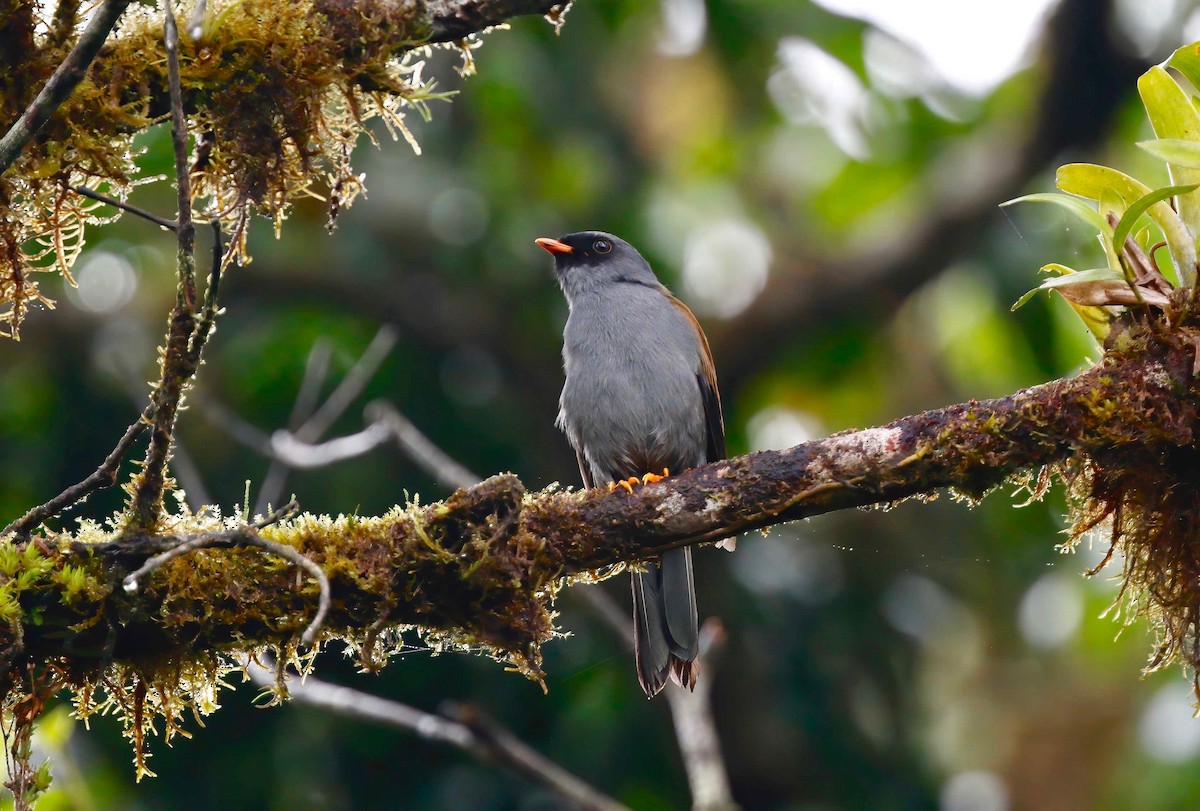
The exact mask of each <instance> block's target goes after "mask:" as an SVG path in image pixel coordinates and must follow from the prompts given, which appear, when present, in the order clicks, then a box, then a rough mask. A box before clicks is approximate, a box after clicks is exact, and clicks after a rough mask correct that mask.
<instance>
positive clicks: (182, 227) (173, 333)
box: [128, 0, 220, 532]
mask: <svg viewBox="0 0 1200 811" xmlns="http://www.w3.org/2000/svg"><path fill="white" fill-rule="evenodd" d="M164 17H165V21H164V26H163V41H164V43H165V45H166V50H167V81H168V84H169V85H170V94H171V145H172V147H173V148H174V152H175V187H176V190H177V191H178V201H179V202H178V208H179V212H178V216H177V221H178V226H177V228H176V229H175V235H176V238H177V242H178V251H177V254H176V265H177V274H178V281H177V288H176V294H175V307H174V309H172V311H171V316H170V320H169V322H168V327H167V345H166V348H165V350H164V351H163V356H162V363H161V365H162V376H161V378H160V380H159V383H158V386H157V387H156V388H155V390H154V394H153V397H152V402H153V404H154V425H153V428H152V430H151V432H150V445H149V448H147V450H146V459H145V462H144V463H143V466H142V473H141V476H140V477H139V479H138V481H137V484H136V486H135V487H134V493H133V499H132V504H131V516H130V523H129V527H128V528H129V529H130V530H132V531H135V532H136V531H143V530H146V529H148V528H150V527H153V526H154V524H155V523H156V522H157V521H158V519H159V516H160V514H161V513H162V495H163V490H164V489H165V487H166V468H167V460H168V458H169V457H170V454H171V443H172V441H173V440H174V434H175V418H176V415H177V414H178V411H179V401H180V399H181V398H182V397H183V391H184V389H185V388H186V386H187V384H188V383H189V382H190V380H191V378H192V377H193V376H194V375H195V373H196V368H197V366H198V364H199V349H200V348H203V344H204V340H203V337H205V336H207V330H208V329H209V328H211V319H206V323H207V327H203V323H205V322H202V325H201V327H202V328H203V331H204V332H203V336H201V334H200V329H198V325H197V324H196V321H195V312H196V252H195V251H196V244H195V243H196V229H195V226H194V225H193V223H192V186H191V179H190V178H189V176H188V166H187V138H188V135H187V119H186V118H185V117H184V113H183V89H182V86H181V84H180V78H179V30H178V29H177V28H176V27H175V11H174V6H173V4H172V2H171V0H167V2H166V8H165V9H164ZM217 242H218V246H219V243H220V239H218V240H217ZM218 249H219V247H218ZM218 275H219V274H218ZM212 290H214V288H213V287H212V283H211V282H210V291H212ZM214 306H215V305H214ZM214 314H215V310H214ZM189 343H193V344H195V346H194V347H189Z"/></svg>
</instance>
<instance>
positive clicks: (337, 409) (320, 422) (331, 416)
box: [296, 324, 399, 442]
mask: <svg viewBox="0 0 1200 811" xmlns="http://www.w3.org/2000/svg"><path fill="white" fill-rule="evenodd" d="M397 340H399V335H398V334H397V332H396V328H395V327H392V326H388V325H386V324H385V325H384V326H382V327H380V328H379V331H378V332H376V333H375V337H374V338H372V339H371V343H370V344H369V345H368V346H367V348H366V349H365V350H364V351H363V353H362V356H361V357H360V358H359V359H358V361H357V362H356V363H355V364H354V366H353V367H351V369H350V371H349V372H347V373H346V376H345V377H343V378H342V382H340V383H338V385H337V388H335V389H334V390H333V393H332V394H330V395H329V398H328V399H327V400H325V402H324V403H322V404H321V407H320V408H318V409H317V410H316V411H315V412H313V415H312V416H311V417H309V418H308V419H307V420H305V422H304V425H303V426H301V427H300V428H299V429H298V430H297V431H296V438H297V439H299V440H301V441H302V442H315V441H316V440H317V439H319V438H320V437H321V436H323V435H324V434H325V432H326V431H328V430H329V429H330V427H331V426H332V425H333V424H334V423H335V422H336V421H337V420H338V418H340V417H341V416H342V414H344V413H346V409H347V408H349V407H350V405H351V404H352V403H353V402H354V401H355V400H357V399H358V398H359V396H360V395H361V394H362V393H363V389H365V388H366V387H367V384H368V383H370V382H371V379H372V378H373V377H375V373H376V372H378V371H379V367H380V366H381V365H383V362H384V360H386V359H387V356H388V355H390V354H391V352H392V350H393V349H394V348H395V347H396V341H397Z"/></svg>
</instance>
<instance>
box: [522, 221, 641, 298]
mask: <svg viewBox="0 0 1200 811" xmlns="http://www.w3.org/2000/svg"><path fill="white" fill-rule="evenodd" d="M537 244H538V245H540V246H542V247H543V248H545V249H546V250H547V251H549V252H550V253H551V254H553V256H554V275H555V276H557V277H558V284H559V286H560V287H562V290H563V293H564V294H566V297H567V300H568V301H570V300H572V299H574V298H575V297H576V296H579V295H583V294H586V293H588V292H592V291H598V290H603V289H604V288H605V287H609V286H611V285H615V284H636V285H642V286H643V287H653V288H655V289H659V288H661V287H662V285H661V284H660V283H659V281H658V277H656V276H655V275H654V271H653V270H651V269H650V263H649V262H647V261H646V260H645V259H644V258H642V255H641V254H640V253H638V251H637V248H635V247H633V246H632V245H630V244H629V243H628V242H626V241H625V240H623V239H621V238H620V237H615V236H613V235H612V234H606V233H604V232H603V231H579V232H578V233H574V234H567V235H566V236H565V237H562V238H561V239H550V238H549V237H542V238H541V239H539V240H537Z"/></svg>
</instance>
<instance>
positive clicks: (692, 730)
mask: <svg viewBox="0 0 1200 811" xmlns="http://www.w3.org/2000/svg"><path fill="white" fill-rule="evenodd" d="M576 593H577V594H578V595H579V596H580V597H581V598H582V599H583V600H584V601H585V602H587V603H588V604H589V605H590V606H591V608H592V610H593V611H594V612H595V614H596V616H598V617H599V618H600V619H601V620H603V621H604V624H605V625H607V626H608V627H609V628H610V629H612V631H613V632H614V633H615V634H616V635H617V637H618V638H620V639H621V641H622V642H623V643H624V645H625V648H626V649H627V650H628V651H629V652H630V653H631V654H632V653H633V627H632V625H631V624H630V622H629V616H628V614H627V613H625V612H623V611H621V609H620V608H618V607H617V604H616V603H615V602H614V601H613V600H612V599H611V598H610V597H609V596H608V595H607V594H606V593H604V591H603V590H601V589H599V588H589V587H583V588H580V589H577V590H576ZM724 643H725V629H724V627H723V626H722V625H721V621H720V620H718V619H716V618H715V617H710V618H709V619H707V620H705V621H704V625H703V626H701V628H700V678H699V680H697V682H696V689H695V690H683V689H680V688H677V687H676V686H675V685H667V688H666V690H664V691H663V692H664V693H665V694H666V697H667V703H668V705H669V706H670V707H671V719H672V721H673V722H674V724H675V738H676V740H677V741H678V742H679V753H680V755H681V756H682V757H683V766H684V769H685V770H686V771H687V776H688V788H689V790H690V791H691V793H692V811H736V809H737V808H738V805H737V803H736V802H734V800H733V792H732V791H731V790H730V788H729V773H728V771H727V770H726V768H725V761H724V759H723V758H722V757H721V741H720V737H719V736H718V734H717V724H716V721H715V720H714V719H713V715H712V685H713V679H712V672H713V670H712V663H713V659H714V658H715V657H716V655H717V654H718V653H719V651H720V648H721V647H722V646H723V645H724Z"/></svg>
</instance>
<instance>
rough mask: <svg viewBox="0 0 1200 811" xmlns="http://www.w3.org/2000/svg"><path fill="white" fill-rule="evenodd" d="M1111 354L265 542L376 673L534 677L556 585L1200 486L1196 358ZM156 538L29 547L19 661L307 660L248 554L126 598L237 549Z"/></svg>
mask: <svg viewBox="0 0 1200 811" xmlns="http://www.w3.org/2000/svg"><path fill="white" fill-rule="evenodd" d="M1175 334H1179V333H1175ZM1119 342H1120V343H1122V344H1123V345H1124V349H1123V350H1121V351H1119V352H1118V351H1112V350H1110V352H1109V353H1108V354H1107V355H1106V356H1105V359H1104V361H1103V362H1102V363H1100V364H1099V365H1097V366H1096V367H1094V368H1093V369H1091V370H1089V371H1087V372H1085V373H1083V374H1081V375H1079V376H1078V377H1075V378H1072V379H1064V380H1057V381H1053V382H1050V383H1046V384H1043V385H1040V386H1036V387H1033V388H1030V389H1026V390H1024V391H1021V392H1018V393H1016V394H1013V395H1011V396H1008V397H1003V398H999V399H996V400H989V401H978V402H977V401H971V402H968V403H963V404H959V405H955V406H950V407H947V408H943V409H938V410H934V411H928V412H924V413H921V414H916V415H913V416H909V417H904V418H902V419H899V420H896V421H894V422H892V423H890V424H888V425H884V426H880V427H876V428H870V429H866V430H860V431H847V432H844V433H841V434H837V435H834V436H831V437H828V438H826V439H821V440H817V441H813V442H808V443H805V444H803V445H799V446H796V447H794V448H790V449H787V450H779V451H762V452H758V453H752V454H747V455H744V456H738V457H735V458H732V459H729V460H726V461H722V462H717V463H714V464H710V465H707V466H705V467H701V468H696V469H693V470H689V471H685V472H683V473H680V474H679V475H676V476H673V477H671V478H670V479H668V480H666V481H664V482H662V483H660V484H655V485H650V486H647V487H644V488H639V489H637V490H635V491H634V492H633V493H632V494H629V493H625V492H624V491H621V490H618V491H615V492H611V493H610V492H605V491H592V492H563V491H559V490H556V489H550V490H547V491H543V492H540V493H532V494H531V493H527V492H526V491H525V488H524V487H523V485H522V484H521V482H520V481H519V480H518V479H517V477H516V476H514V475H512V474H502V475H498V476H493V477H492V478H490V479H488V480H486V481H484V482H482V483H480V484H479V485H477V486H475V487H472V488H469V489H465V490H459V491H457V492H456V493H455V494H454V495H452V496H451V497H450V498H448V499H446V500H445V501H442V502H437V503H434V504H431V505H428V506H424V507H417V506H412V505H410V506H408V507H405V508H397V509H395V510H393V511H392V512H390V513H388V514H387V515H384V516H381V517H377V518H362V517H339V518H337V519H331V518H325V517H314V516H309V515H305V516H300V517H298V518H295V519H293V520H292V521H289V522H286V523H282V524H278V525H275V526H271V527H268V528H266V529H264V530H263V531H262V534H263V536H264V537H267V538H269V539H271V540H274V541H277V542H281V543H286V544H288V545H291V546H294V547H295V548H297V549H298V550H299V551H300V552H301V553H302V554H304V555H305V556H307V557H308V558H310V559H312V560H313V561H315V562H316V563H318V564H319V565H321V566H322V567H323V568H324V570H325V571H326V572H327V574H328V575H329V579H330V582H331V584H332V596H333V600H332V607H331V610H330V613H329V617H328V619H327V621H326V623H325V626H324V631H323V634H324V635H325V636H328V637H341V638H343V639H346V640H348V641H350V642H351V643H352V644H357V645H359V646H360V647H363V648H364V654H365V655H367V656H371V655H372V651H371V650H369V648H370V647H371V645H372V644H373V642H372V640H373V639H374V638H375V636H376V635H377V634H378V630H379V629H380V627H383V626H390V625H410V626H417V627H419V628H421V629H423V631H424V632H425V633H426V635H427V638H429V639H431V640H432V641H433V642H434V643H435V644H436V643H437V642H438V641H439V640H444V641H446V642H449V643H453V644H463V645H471V646H478V647H483V648H486V649H488V650H489V651H491V652H492V653H493V654H494V655H496V656H498V657H500V658H503V659H506V660H508V661H510V662H512V663H514V664H516V665H518V666H519V667H520V668H522V669H523V670H525V671H526V672H527V673H529V674H531V675H537V674H539V673H540V669H539V668H540V655H539V647H540V645H541V644H542V643H543V642H545V641H547V640H548V639H550V638H551V637H552V635H553V632H554V628H553V622H552V618H551V612H550V603H551V600H552V595H553V593H554V591H555V590H556V588H557V587H558V586H559V584H561V583H562V582H563V578H568V579H570V578H574V577H584V578H590V577H591V576H593V575H595V574H596V573H599V574H600V575H604V574H606V573H612V572H613V571H615V570H616V568H615V567H617V565H618V564H622V563H627V562H632V561H637V560H642V559H646V558H650V557H652V556H654V555H656V554H658V553H660V552H661V551H663V550H664V549H669V548H673V547H678V546H682V545H686V544H695V543H701V542H706V541H715V540H718V539H720V538H722V537H724V536H727V535H730V534H734V533H738V532H744V531H746V530H749V529H755V528H762V527H768V526H771V525H774V524H779V523H782V522H785V521H792V520H796V519H799V518H804V517H807V516H812V515H818V514H821V513H826V512H831V511H834V510H840V509H846V508H851V507H863V506H868V505H886V504H891V503H894V502H896V501H899V500H901V499H904V498H907V497H911V496H916V495H921V494H929V493H933V492H935V491H937V490H938V489H941V488H947V487H949V488H954V489H955V490H956V491H958V492H960V493H962V494H965V495H967V496H969V497H972V498H977V497H981V496H982V495H983V494H984V493H986V492H987V491H988V490H989V489H990V488H992V487H994V486H996V485H997V484H999V483H1001V482H1002V481H1004V480H1005V479H1006V478H1010V477H1012V476H1014V475H1016V474H1019V473H1021V472H1023V471H1032V470H1036V469H1039V468H1043V467H1045V466H1058V468H1059V469H1060V470H1068V471H1069V470H1071V469H1073V468H1076V469H1077V468H1078V467H1079V466H1081V465H1087V464H1091V463H1092V462H1093V461H1094V460H1096V459H1106V460H1109V461H1111V460H1113V459H1114V457H1120V466H1121V467H1122V469H1123V470H1125V471H1128V470H1129V469H1130V468H1131V466H1135V465H1141V466H1142V467H1146V466H1147V465H1149V467H1150V469H1151V472H1152V473H1153V475H1154V476H1155V477H1156V480H1162V479H1163V477H1164V475H1165V471H1164V469H1163V467H1162V460H1163V459H1164V458H1168V457H1170V458H1173V459H1176V460H1177V461H1178V460H1179V459H1180V458H1182V457H1187V459H1186V460H1184V461H1185V462H1187V464H1182V463H1181V464H1179V465H1176V467H1177V468H1178V469H1180V470H1187V469H1191V470H1193V471H1194V470H1197V469H1200V463H1198V461H1197V458H1198V456H1200V452H1198V451H1197V448H1196V436H1197V426H1198V420H1200V407H1198V405H1197V403H1200V397H1198V394H1200V391H1198V388H1200V386H1198V384H1197V382H1196V380H1195V379H1194V378H1193V375H1192V368H1193V361H1194V347H1193V346H1192V345H1191V344H1190V343H1188V342H1187V341H1180V342H1178V345H1175V344H1172V343H1164V342H1160V341H1159V340H1158V339H1156V338H1153V337H1149V333H1147V332H1141V333H1138V334H1137V335H1135V336H1133V337H1130V335H1129V334H1126V335H1125V336H1124V337H1123V338H1121V339H1120V341H1119ZM1181 455H1182V456H1181ZM1188 460H1190V461H1188ZM164 527H166V528H167V530H168V531H166V532H164V533H163V534H156V535H142V536H136V537H125V538H120V539H118V540H112V537H113V536H112V535H111V534H106V533H104V532H102V531H100V530H99V528H97V527H94V526H93V527H85V528H84V529H82V530H81V531H80V532H78V533H74V534H62V535H57V536H47V537H45V538H42V539H41V540H40V543H41V547H42V549H43V550H44V551H43V552H41V553H36V552H30V549H29V547H27V548H26V554H27V555H28V554H35V555H37V554H40V555H43V556H44V558H39V560H40V561H41V562H40V563H39V565H40V566H41V567H42V569H43V570H44V571H45V573H46V574H45V576H43V577H42V578H41V580H39V581H38V584H34V585H29V586H27V587H26V588H25V589H24V590H23V591H21V592H20V594H19V598H20V606H21V609H22V613H23V615H24V616H25V617H26V618H28V617H29V616H31V615H36V616H37V617H38V620H39V622H38V623H37V624H32V623H28V622H27V623H26V624H25V628H24V647H23V650H22V652H21V654H20V657H24V658H25V659H26V660H27V661H33V662H47V661H55V662H58V663H60V665H61V667H62V668H64V670H66V671H67V672H69V673H70V674H71V677H72V678H73V679H75V678H83V679H85V680H86V679H88V678H90V677H91V678H94V676H95V675H96V673H97V671H98V669H102V668H103V667H104V666H106V665H107V664H109V663H112V662H118V663H124V664H129V665H131V666H133V667H135V668H141V667H146V668H152V669H153V668H159V667H162V666H163V665H164V663H178V662H179V661H180V660H185V661H195V660H196V659H197V658H200V657H206V656H212V655H214V654H216V653H219V652H229V651H245V650H254V649H257V648H259V647H262V646H264V645H275V646H285V647H287V646H294V645H295V643H296V641H297V640H298V639H299V636H300V634H301V633H302V632H303V630H304V628H305V626H306V625H307V622H308V618H309V617H310V616H311V613H312V610H313V606H315V604H316V600H317V589H316V586H315V585H311V584H309V583H307V582H306V581H301V579H300V578H298V577H297V576H296V574H295V571H294V570H292V569H289V566H288V565H287V564H286V563H285V562H282V561H280V560H278V559H276V558H274V557H271V556H266V555H263V554H262V553H260V552H256V551H254V550H246V549H237V548H229V549H205V550H203V551H200V552H197V553H195V554H192V555H189V556H187V557H185V558H182V559H179V560H176V561H173V562H172V563H170V564H168V565H167V566H165V567H163V569H161V570H160V571H158V572H157V573H155V575H153V576H152V577H150V578H148V579H147V580H146V581H145V582H144V583H143V591H141V592H140V593H138V594H135V595H128V594H125V593H123V592H122V591H121V589H119V588H117V587H115V586H116V584H117V583H118V582H119V580H120V577H122V576H124V575H125V574H127V573H128V572H129V571H131V570H132V569H133V568H136V566H138V565H140V563H141V562H142V561H144V560H145V559H146V557H148V556H149V555H151V554H155V553H157V552H161V551H162V550H163V549H165V548H168V547H170V546H172V545H174V544H176V543H179V542H182V541H185V540H187V539H188V538H190V537H192V536H194V535H197V534H201V533H218V534H219V533H221V532H225V533H227V534H228V535H229V540H230V543H229V544H228V545H229V546H230V547H233V546H234V545H235V543H236V538H237V533H239V532H241V529H239V528H237V526H236V522H228V521H227V522H221V521H218V520H217V519H215V518H212V517H208V516H206V515H200V516H193V515H183V516H178V517H176V518H174V519H172V520H171V521H168V522H165V523H164ZM38 542H39V541H38V539H35V540H34V543H33V544H31V545H30V546H33V545H34V544H36V543H38ZM6 565H11V564H6V563H5V561H3V560H0V568H3V567H4V566H6ZM68 569H69V570H70V571H71V575H70V577H71V578H74V580H71V581H70V582H71V583H73V584H74V585H73V586H72V587H70V588H66V587H65V585H64V584H66V583H67V582H68V580H69V578H67V577H66V576H65V575H64V570H68ZM39 584H40V585H39Z"/></svg>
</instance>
